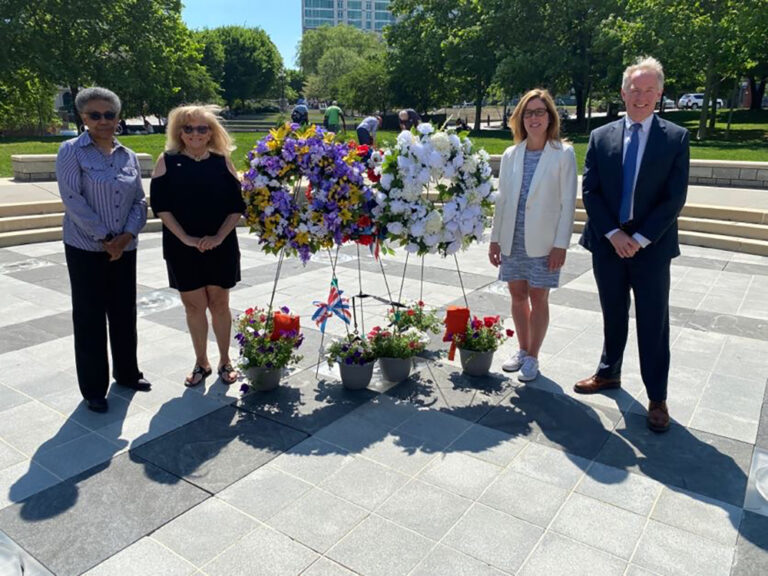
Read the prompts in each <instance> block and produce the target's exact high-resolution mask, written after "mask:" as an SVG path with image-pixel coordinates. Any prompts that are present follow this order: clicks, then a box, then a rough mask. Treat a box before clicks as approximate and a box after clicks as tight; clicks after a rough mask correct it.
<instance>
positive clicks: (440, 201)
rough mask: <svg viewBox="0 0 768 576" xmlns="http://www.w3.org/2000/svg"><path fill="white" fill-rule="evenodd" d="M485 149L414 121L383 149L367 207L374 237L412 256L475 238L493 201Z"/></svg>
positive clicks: (440, 250) (479, 236)
mask: <svg viewBox="0 0 768 576" xmlns="http://www.w3.org/2000/svg"><path fill="white" fill-rule="evenodd" d="M488 160H489V156H488V153H487V152H486V151H485V150H483V149H480V150H477V151H474V149H473V145H472V141H471V140H470V139H469V138H466V137H464V138H460V137H459V136H458V135H457V134H456V133H454V132H452V131H443V130H437V131H436V130H435V129H434V128H433V127H432V125H431V124H429V123H422V124H419V126H418V128H416V130H414V131H411V132H407V131H404V132H401V133H400V135H399V136H398V137H397V143H396V144H395V146H394V147H393V148H390V149H387V150H385V152H384V161H383V163H382V165H381V167H380V168H379V171H380V173H381V180H379V182H378V192H377V194H376V203H377V206H376V207H375V208H374V209H373V214H374V216H375V217H376V221H377V223H378V225H379V227H380V229H381V230H382V232H381V233H380V237H384V238H386V239H387V240H389V241H390V242H393V243H397V244H399V245H400V246H404V247H405V249H406V251H408V252H410V253H415V254H418V255H423V254H435V253H439V254H442V255H443V256H446V255H449V254H454V253H456V252H457V251H458V250H460V249H462V248H466V247H467V246H469V244H471V243H472V242H475V241H478V240H481V239H482V237H483V229H484V228H485V226H486V225H487V224H488V223H489V219H490V217H491V214H492V211H493V204H494V203H495V201H496V192H495V191H494V188H493V183H492V181H491V176H492V171H491V166H490V164H489V163H488Z"/></svg>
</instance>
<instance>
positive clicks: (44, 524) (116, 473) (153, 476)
mask: <svg viewBox="0 0 768 576" xmlns="http://www.w3.org/2000/svg"><path fill="white" fill-rule="evenodd" d="M206 498H208V494H207V493H206V492H204V491H202V490H200V489H198V488H196V487H194V486H192V485H191V484H188V483H187V482H183V481H180V479H179V478H177V477H174V476H172V475H170V474H168V473H167V472H165V471H163V470H160V469H159V468H157V467H155V466H154V465H153V464H150V463H149V462H145V461H142V460H140V459H138V458H136V457H135V456H134V459H133V460H132V459H131V458H129V457H128V455H127V454H123V455H121V456H118V457H116V458H114V459H113V460H110V461H108V462H105V463H103V464H100V465H99V466H96V467H94V468H91V469H90V470H87V471H85V472H83V473H81V474H79V475H77V476H75V477H73V478H70V479H69V480H65V481H64V482H61V483H60V484H57V485H56V486H53V487H51V488H49V489H47V490H44V491H43V492H39V493H37V494H35V495H33V496H31V497H29V498H28V499H27V500H25V501H23V502H21V503H19V504H15V505H13V506H10V507H8V508H5V509H3V510H0V526H2V527H3V530H4V531H5V532H6V533H7V534H8V535H9V536H10V537H11V538H13V540H15V541H16V542H17V543H18V544H19V545H20V546H21V547H23V548H24V549H25V550H26V551H27V552H29V553H30V554H31V555H32V556H34V557H35V558H36V559H37V560H39V561H40V562H42V563H43V564H44V565H45V566H46V567H47V568H48V569H50V570H51V571H52V572H53V573H55V574H57V576H69V575H73V576H74V575H77V574H81V573H83V572H85V571H86V570H88V569H90V568H92V567H93V566H95V565H97V564H99V563H100V562H103V561H104V560H106V559H107V558H109V557H110V556H112V555H113V554H115V553H116V552H118V551H120V550H122V549H123V548H125V547H126V546H129V545H130V544H132V543H133V542H135V541H137V540H139V539H140V538H142V537H144V536H146V535H147V534H149V533H151V532H153V531H154V530H156V529H157V528H159V527H160V526H162V525H163V524H165V523H166V522H168V521H170V520H171V519H173V518H175V517H176V516H178V515H179V514H182V513H183V512H185V511H187V510H189V509H190V508H192V507H193V506H195V505H197V504H199V503H200V502H202V501H203V500H205V499H206Z"/></svg>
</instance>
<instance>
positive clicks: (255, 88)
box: [199, 26, 283, 107]
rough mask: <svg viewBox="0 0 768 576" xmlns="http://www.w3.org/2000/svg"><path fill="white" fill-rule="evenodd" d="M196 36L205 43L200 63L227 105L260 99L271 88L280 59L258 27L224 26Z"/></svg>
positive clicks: (274, 48)
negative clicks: (203, 65) (207, 69)
mask: <svg viewBox="0 0 768 576" xmlns="http://www.w3.org/2000/svg"><path fill="white" fill-rule="evenodd" d="M199 39H200V40H202V42H203V44H204V46H205V47H204V48H203V54H204V63H205V64H206V65H207V66H210V67H209V70H210V71H211V74H212V76H213V79H214V80H215V81H216V82H218V83H219V85H220V86H221V88H222V96H223V97H224V100H225V101H226V102H227V104H228V105H229V106H231V107H236V106H237V104H238V103H241V102H243V101H244V100H252V99H258V98H263V97H264V96H266V95H267V94H268V93H269V92H270V91H271V90H272V89H273V88H274V86H275V83H276V82H277V80H278V75H279V73H280V70H281V69H282V67H283V61H282V58H281V57H280V53H279V52H278V50H277V48H276V47H275V45H274V44H273V43H272V40H271V39H270V38H269V36H268V35H267V33H266V32H264V31H263V30H262V29H261V28H245V27H242V26H224V27H221V28H214V29H212V30H204V31H202V32H200V36H199ZM217 44H218V46H215V45H217ZM222 54H223V61H222V60H221V59H220V57H221V55H222Z"/></svg>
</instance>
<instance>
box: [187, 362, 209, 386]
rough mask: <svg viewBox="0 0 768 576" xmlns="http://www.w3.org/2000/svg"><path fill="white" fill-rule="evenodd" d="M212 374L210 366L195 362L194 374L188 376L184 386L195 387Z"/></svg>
mask: <svg viewBox="0 0 768 576" xmlns="http://www.w3.org/2000/svg"><path fill="white" fill-rule="evenodd" d="M211 374H212V370H211V369H210V368H207V369H206V368H203V367H202V366H200V364H195V367H194V368H193V369H192V374H190V375H189V376H187V377H186V379H185V380H184V386H186V387H187V388H194V387H195V386H197V385H198V384H200V383H201V382H202V381H203V380H205V379H206V377H208V376H210V375H211ZM198 376H200V378H197V377H198Z"/></svg>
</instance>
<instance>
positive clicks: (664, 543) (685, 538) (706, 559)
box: [632, 520, 733, 576]
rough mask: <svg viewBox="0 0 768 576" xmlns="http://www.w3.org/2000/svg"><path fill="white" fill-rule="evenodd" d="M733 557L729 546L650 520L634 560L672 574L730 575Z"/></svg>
mask: <svg viewBox="0 0 768 576" xmlns="http://www.w3.org/2000/svg"><path fill="white" fill-rule="evenodd" d="M732 559H733V548H731V547H730V546H725V545H723V544H718V543H716V542H713V541H712V540H707V539H705V538H702V537H700V536H696V535H694V534H691V533H690V532H686V531H684V530H680V529H679V528H674V527H672V526H667V525H666V524H661V523H659V522H656V521H654V520H651V521H650V522H648V524H647V525H646V527H645V532H643V536H642V538H641V539H640V542H639V543H638V545H637V550H636V551H635V555H634V556H633V558H632V562H633V563H634V564H638V565H640V566H642V567H644V568H648V569H650V570H652V571H653V572H657V573H660V574H668V575H669V576H684V575H686V576H687V575H689V574H696V575H697V576H727V575H728V574H730V571H731V563H732Z"/></svg>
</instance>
